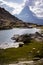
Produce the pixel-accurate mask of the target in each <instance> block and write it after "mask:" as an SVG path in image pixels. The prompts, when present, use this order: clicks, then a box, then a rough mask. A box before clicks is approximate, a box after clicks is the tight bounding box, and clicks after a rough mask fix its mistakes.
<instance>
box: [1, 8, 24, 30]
mask: <svg viewBox="0 0 43 65" xmlns="http://www.w3.org/2000/svg"><path fill="white" fill-rule="evenodd" d="M24 26H25V23H24V22H23V21H21V20H19V19H18V18H17V17H15V16H13V15H11V14H10V13H9V12H8V11H6V10H5V9H4V8H1V7H0V29H9V28H13V27H24Z"/></svg>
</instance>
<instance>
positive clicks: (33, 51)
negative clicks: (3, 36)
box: [0, 41, 43, 63]
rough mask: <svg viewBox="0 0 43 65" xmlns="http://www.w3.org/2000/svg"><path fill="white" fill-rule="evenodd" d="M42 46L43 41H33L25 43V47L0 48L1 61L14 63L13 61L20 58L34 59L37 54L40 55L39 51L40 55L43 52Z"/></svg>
mask: <svg viewBox="0 0 43 65" xmlns="http://www.w3.org/2000/svg"><path fill="white" fill-rule="evenodd" d="M42 47H43V42H41V43H40V42H36V41H32V42H31V43H29V44H28V45H24V46H23V47H19V48H8V49H5V50H4V49H0V63H12V62H13V61H19V60H32V59H33V58H34V57H35V56H37V55H38V54H37V52H38V51H39V52H40V53H39V55H40V56H41V55H42V54H43V51H42ZM41 53H42V54H41ZM42 56H43V55H42Z"/></svg>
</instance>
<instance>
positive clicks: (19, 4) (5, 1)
mask: <svg viewBox="0 0 43 65" xmlns="http://www.w3.org/2000/svg"><path fill="white" fill-rule="evenodd" d="M25 1H26V0H21V1H20V0H19V1H18V0H0V2H2V3H1V5H7V6H8V7H10V8H13V11H12V12H11V13H12V14H19V13H20V11H21V10H22V8H23V6H24V5H25ZM5 8H6V7H5Z"/></svg>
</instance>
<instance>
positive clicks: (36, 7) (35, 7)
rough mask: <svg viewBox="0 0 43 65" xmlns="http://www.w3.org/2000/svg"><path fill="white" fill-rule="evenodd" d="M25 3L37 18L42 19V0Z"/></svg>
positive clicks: (29, 0)
mask: <svg viewBox="0 0 43 65" xmlns="http://www.w3.org/2000/svg"><path fill="white" fill-rule="evenodd" d="M26 3H28V6H29V7H30V10H31V11H32V12H34V13H35V14H36V16H37V17H40V18H43V0H27V2H26Z"/></svg>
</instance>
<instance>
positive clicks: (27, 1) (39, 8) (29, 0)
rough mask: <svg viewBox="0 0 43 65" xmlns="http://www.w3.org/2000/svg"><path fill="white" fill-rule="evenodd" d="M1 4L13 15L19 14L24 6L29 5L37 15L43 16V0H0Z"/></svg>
mask: <svg viewBox="0 0 43 65" xmlns="http://www.w3.org/2000/svg"><path fill="white" fill-rule="evenodd" d="M0 6H2V7H4V8H5V9H6V10H8V11H9V12H11V13H12V14H13V15H14V14H19V13H20V12H21V10H22V9H23V7H24V6H29V8H30V10H31V11H32V12H34V13H35V14H36V16H37V17H39V18H43V0H0ZM11 8H12V10H11ZM10 10H11V11H10Z"/></svg>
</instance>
